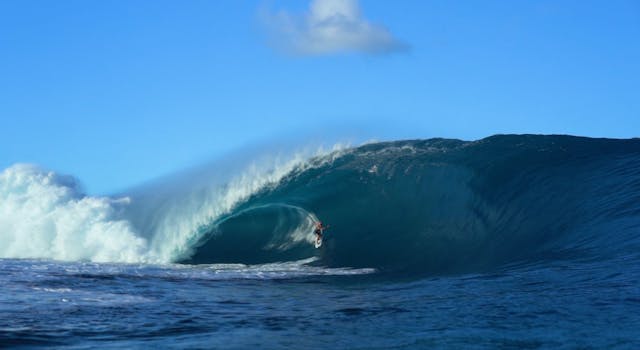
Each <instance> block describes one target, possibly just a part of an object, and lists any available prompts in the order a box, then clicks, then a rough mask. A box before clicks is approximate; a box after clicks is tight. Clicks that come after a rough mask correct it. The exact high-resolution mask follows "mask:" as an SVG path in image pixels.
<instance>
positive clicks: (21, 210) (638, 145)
mask: <svg viewBox="0 0 640 350" xmlns="http://www.w3.org/2000/svg"><path fill="white" fill-rule="evenodd" d="M273 159H277V160H276V161H274V160H273ZM218 170H219V171H218V173H220V174H225V176H224V177H223V176H215V177H211V178H210V179H209V180H207V181H203V182H198V183H191V182H190V181H189V180H186V181H185V182H186V183H188V186H187V185H185V186H177V187H172V189H171V190H169V189H168V187H169V186H165V187H163V185H156V186H155V187H152V188H151V189H145V190H141V191H137V192H133V193H131V194H129V195H126V196H123V197H122V198H106V197H105V198H98V197H89V196H85V195H83V194H82V193H81V191H80V190H79V189H78V186H77V184H76V182H75V181H74V180H73V179H70V178H68V177H63V176H59V175H56V174H54V173H51V172H47V171H42V170H40V169H37V168H35V167H33V166H26V165H16V166H13V167H10V168H8V169H6V170H4V171H3V172H2V173H0V239H2V241H3V242H7V243H6V244H3V245H1V246H0V257H5V258H51V259H61V260H93V261H114V262H119V261H121V262H134V261H139V262H181V263H192V264H220V263H242V264H264V263H271V262H278V261H300V260H303V259H308V258H310V257H314V256H315V257H317V260H314V262H313V264H321V265H324V266H331V267H374V268H377V269H379V270H389V271H419V272H423V273H446V272H454V271H465V270H467V271H468V270H478V269H488V268H492V267H495V266H501V265H503V264H508V263H515V262H519V261H531V260H533V261H544V260H545V259H569V258H576V257H585V258H586V257H588V258H594V257H598V258H605V257H607V256H613V255H619V254H622V253H624V252H633V251H635V252H637V251H638V248H640V140H638V139H631V140H613V139H589V138H579V137H572V136H534V135H499V136H493V137H489V138H486V139H482V140H479V141H474V142H466V141H459V140H447V139H430V140H409V141H394V142H380V143H371V144H367V145H363V146H359V147H353V148H340V149H335V150H330V151H321V152H311V153H310V152H306V153H301V154H297V155H294V156H290V157H284V158H278V157H275V158H269V161H258V162H252V163H248V164H247V165H244V166H242V167H238V168H236V169H232V170H230V169H229V168H221V169H218ZM318 218H320V219H322V220H323V221H325V222H326V223H328V224H330V225H331V228H330V229H329V230H328V231H327V232H326V235H325V244H324V245H323V247H322V248H321V249H315V248H314V247H313V245H312V244H311V243H312V241H313V234H312V232H311V231H312V226H313V224H314V222H316V221H317V220H318Z"/></svg>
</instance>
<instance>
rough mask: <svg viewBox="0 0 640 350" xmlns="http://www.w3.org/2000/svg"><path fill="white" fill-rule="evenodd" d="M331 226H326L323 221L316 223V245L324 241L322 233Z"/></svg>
mask: <svg viewBox="0 0 640 350" xmlns="http://www.w3.org/2000/svg"><path fill="white" fill-rule="evenodd" d="M327 228H329V226H325V225H323V224H322V221H318V222H317V223H316V228H315V230H313V233H314V234H315V235H316V245H317V246H318V245H320V242H322V234H323V233H324V230H325V229H327Z"/></svg>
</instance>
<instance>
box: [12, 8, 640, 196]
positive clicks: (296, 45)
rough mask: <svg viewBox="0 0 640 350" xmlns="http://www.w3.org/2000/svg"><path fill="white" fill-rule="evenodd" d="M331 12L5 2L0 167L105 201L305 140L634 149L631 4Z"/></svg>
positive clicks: (639, 81)
mask: <svg viewBox="0 0 640 350" xmlns="http://www.w3.org/2000/svg"><path fill="white" fill-rule="evenodd" d="M342 1H343V3H342V4H341V0H315V2H314V3H313V4H312V3H311V2H310V1H306V0H305V1H301V0H296V1H293V0H289V1H275V0H271V1H260V0H256V1H249V0H247V1H205V0H201V1H155V0H154V1H124V0H122V1H81V0H76V1H70V0H61V1H32V0H20V1H18V0H9V1H2V2H0V122H1V127H0V168H5V167H8V166H10V165H11V164H14V163H18V162H29V163H36V164H40V165H42V166H43V167H45V168H51V169H55V170H57V171H61V172H64V173H70V174H73V175H75V176H77V177H79V178H80V179H81V181H82V182H83V183H84V184H85V186H86V187H87V189H88V191H89V192H90V193H109V192H111V191H116V190H119V189H122V188H125V187H127V186H130V185H134V184H136V183H139V182H141V181H144V180H146V179H149V178H154V177H156V176H159V175H162V174H166V173H169V172H171V171H174V170H178V169H181V168H183V167H185V166H189V165H193V164H196V163H198V162H200V161H203V160H206V159H210V158H211V157H216V156H217V155H220V154H223V153H225V152H228V151H229V150H233V149H235V148H237V147H240V146H242V145H244V144H247V143H251V142H255V141H256V140H261V141H263V140H269V139H270V138H278V137H286V136H282V135H287V134H292V133H298V134H300V133H302V134H304V133H305V132H307V131H308V130H316V131H318V130H320V131H321V132H325V133H327V134H332V135H348V134H350V133H358V132H360V133H361V134H362V135H364V136H367V137H376V138H378V139H392V138H428V137H455V138H462V139H477V138H481V137H485V136H489V135H492V134H496V133H561V134H575V135H586V136H596V137H600V136H605V137H620V138H626V137H634V136H640V3H639V2H638V1H544V0H538V1H482V2H478V1H428V0H403V1H393V2H392V1H382V0H380V1H377V0H361V1H359V2H356V1H355V0H342ZM314 6H315V7H314ZM354 6H355V8H354ZM336 14H337V16H334V15H336ZM323 16H324V17H323ZM327 16H328V17H327ZM317 23H321V25H320V26H319V25H317Z"/></svg>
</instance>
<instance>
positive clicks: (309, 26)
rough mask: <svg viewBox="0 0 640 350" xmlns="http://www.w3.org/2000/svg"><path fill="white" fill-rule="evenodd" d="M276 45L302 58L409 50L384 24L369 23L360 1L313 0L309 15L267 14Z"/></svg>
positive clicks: (265, 16) (283, 12)
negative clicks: (307, 56) (347, 53)
mask: <svg viewBox="0 0 640 350" xmlns="http://www.w3.org/2000/svg"><path fill="white" fill-rule="evenodd" d="M264 19H265V22H266V23H267V25H268V27H269V29H271V34H272V40H273V42H272V43H273V44H274V45H275V46H276V47H278V48H280V49H282V50H284V51H286V52H288V53H293V54H299V55H329V54H336V53H346V52H359V53H367V54H383V53H390V52H396V51H403V50H406V49H407V45H406V44H404V43H402V42H400V41H399V40H398V39H396V38H394V37H393V35H392V34H391V33H390V32H389V31H388V30H387V29H386V28H385V27H384V26H382V25H379V24H375V23H371V22H369V21H367V20H366V19H365V18H364V17H363V16H362V12H361V11H360V6H359V4H358V0H312V2H311V5H310V7H309V10H308V11H307V13H305V14H301V15H296V14H291V13H289V12H286V11H280V12H278V13H275V14H273V13H265V15H264Z"/></svg>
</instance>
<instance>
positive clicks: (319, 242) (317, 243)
mask: <svg viewBox="0 0 640 350" xmlns="http://www.w3.org/2000/svg"><path fill="white" fill-rule="evenodd" d="M315 246H316V248H320V247H321V246H322V238H316V242H315Z"/></svg>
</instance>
